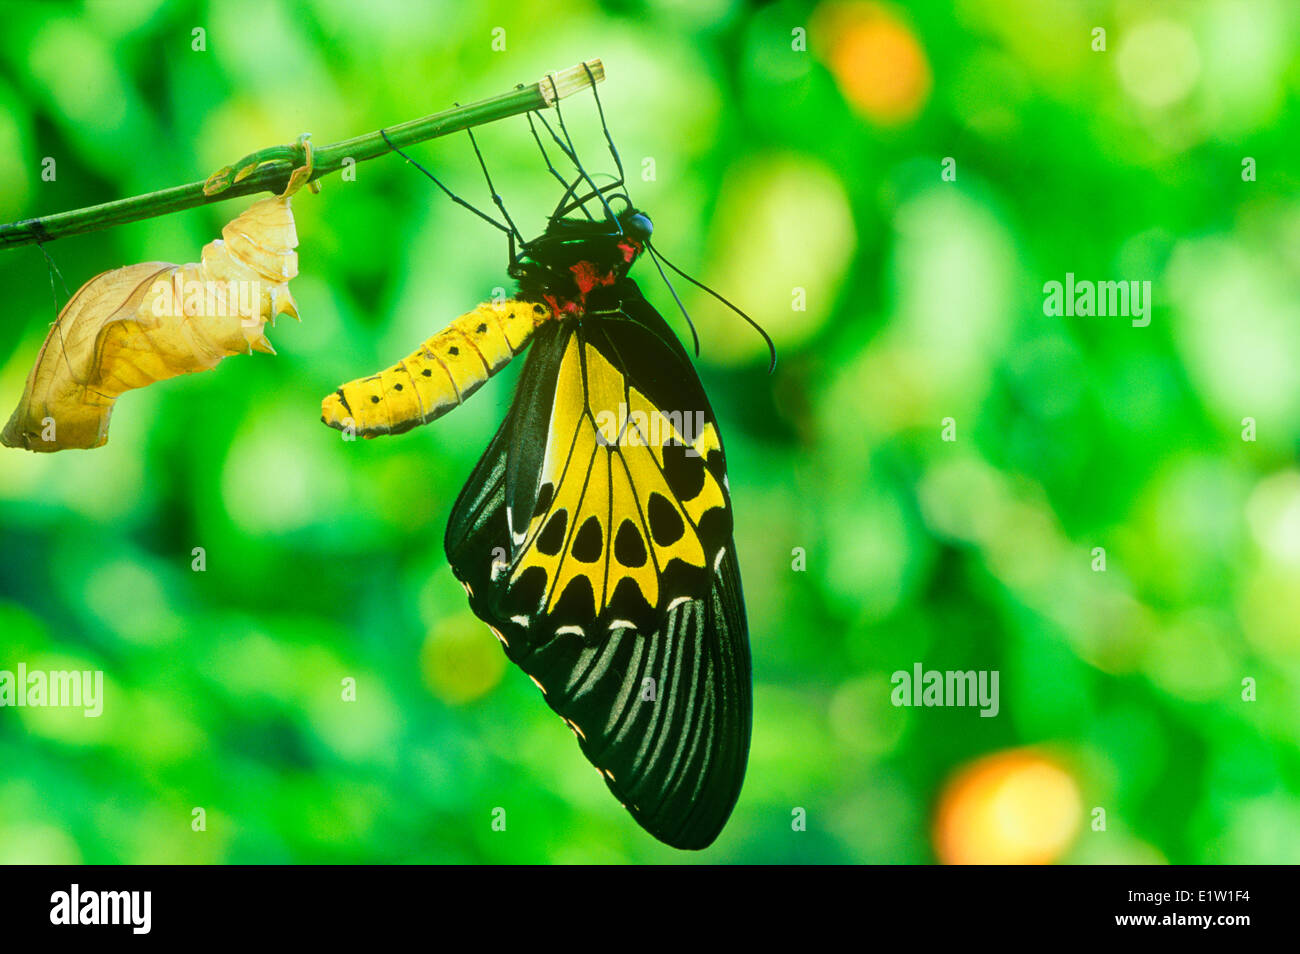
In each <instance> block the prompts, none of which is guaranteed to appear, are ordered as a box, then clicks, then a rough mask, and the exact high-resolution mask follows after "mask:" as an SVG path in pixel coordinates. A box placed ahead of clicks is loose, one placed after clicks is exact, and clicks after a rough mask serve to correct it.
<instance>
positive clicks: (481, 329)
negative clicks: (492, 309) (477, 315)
mask: <svg viewBox="0 0 1300 954" xmlns="http://www.w3.org/2000/svg"><path fill="white" fill-rule="evenodd" d="M486 331H487V325H479V326H478V327H477V328H475V329H474V334H476V335H481V334H484V333H485V332H486Z"/></svg>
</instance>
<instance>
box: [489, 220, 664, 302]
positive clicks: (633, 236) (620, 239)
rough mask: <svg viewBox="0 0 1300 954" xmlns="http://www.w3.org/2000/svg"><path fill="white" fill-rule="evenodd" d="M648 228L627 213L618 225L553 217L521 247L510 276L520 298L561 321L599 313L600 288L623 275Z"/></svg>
mask: <svg viewBox="0 0 1300 954" xmlns="http://www.w3.org/2000/svg"><path fill="white" fill-rule="evenodd" d="M651 229H652V226H651V225H650V220H649V219H648V218H647V217H646V216H645V215H644V214H642V213H640V212H637V211H635V210H633V209H629V210H628V211H627V212H625V213H623V215H620V216H619V217H618V221H617V223H611V222H608V221H599V222H591V221H586V220H581V219H557V220H555V221H553V222H552V223H551V224H550V225H549V226H548V227H547V229H546V231H545V232H544V233H543V234H542V235H540V236H539V237H537V238H535V239H533V240H532V241H531V242H528V243H526V244H525V245H524V246H523V248H522V249H520V253H519V256H518V258H517V260H516V262H515V264H514V265H513V266H512V267H511V269H510V274H511V276H512V277H513V278H515V279H516V280H517V281H518V282H519V297H520V298H523V299H525V300H527V301H540V302H545V303H546V304H548V305H549V306H550V307H551V308H552V310H554V312H555V314H556V315H557V316H559V317H562V318H564V317H579V316H581V315H585V314H588V313H590V312H592V311H594V310H599V309H598V307H597V303H598V302H599V301H600V299H601V298H602V297H604V296H603V293H602V290H603V289H608V288H611V287H613V286H615V285H617V284H618V283H619V282H620V281H621V280H622V279H623V278H625V277H627V273H628V271H629V270H630V269H631V267H632V263H633V262H635V261H636V260H637V258H638V257H639V256H640V255H641V253H642V251H644V249H645V243H646V240H647V239H648V238H649V237H650V232H651Z"/></svg>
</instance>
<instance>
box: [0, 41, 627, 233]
mask: <svg viewBox="0 0 1300 954" xmlns="http://www.w3.org/2000/svg"><path fill="white" fill-rule="evenodd" d="M587 68H590V76H589V75H588V69H587ZM604 78H605V68H604V66H603V65H601V62H600V60H588V61H587V62H586V63H585V64H579V65H578V66H571V67H569V68H568V69H566V70H561V71H559V72H558V73H552V74H548V75H547V76H546V77H544V78H543V79H542V80H541V81H539V82H537V83H533V84H532V85H531V86H525V87H521V88H520V89H516V90H514V91H512V92H509V93H503V94H502V95H500V96H494V97H492V98H491V99H485V100H482V101H481V102H477V103H471V104H470V105H468V106H459V107H457V108H455V109H449V110H447V111H445V112H441V113H435V114H433V115H432V116H425V117H424V118H423V119H413V120H411V121H410V122H405V123H402V124H400V125H397V126H389V127H387V128H385V130H384V132H385V133H387V135H388V138H389V139H390V140H391V141H392V142H393V143H394V144H395V145H397V146H409V145H412V144H414V143H418V142H424V141H425V140H428V139H436V138H438V137H439V136H446V135H448V134H449V133H454V132H459V131H460V130H462V129H469V128H470V127H473V126H481V125H483V124H485V123H490V122H495V121H496V120H498V119H506V118H507V117H510V116H518V115H520V114H521V113H527V112H531V111H532V110H535V109H545V108H546V107H548V106H550V105H552V104H553V103H554V102H555V101H556V100H557V99H562V98H564V97H565V96H568V95H570V94H572V93H575V92H577V91H579V90H581V89H585V88H586V87H588V86H590V85H591V84H592V82H593V81H594V82H597V83H598V82H600V81H601V80H603V79H604ZM390 151H391V149H390V147H389V145H388V143H386V142H385V141H384V138H383V136H381V135H380V134H379V132H378V131H375V132H372V133H367V134H366V135H364V136H357V137H355V138H353V139H346V140H344V141H343V142H337V143H334V144H333V145H330V146H322V147H319V148H317V149H316V150H315V156H314V166H313V172H312V175H311V179H310V180H308V181H311V182H314V181H316V180H317V179H319V178H320V177H321V176H326V175H329V174H330V173H332V172H337V171H338V170H339V169H341V168H343V165H344V161H345V160H348V159H350V160H352V161H353V162H364V161H366V160H367V159H375V158H378V157H379V156H382V155H384V154H385V153H387V152H390ZM302 156H303V150H302V147H301V146H300V145H299V146H271V147H270V148H268V149H263V150H260V151H258V152H255V153H252V154H251V155H249V156H245V157H244V158H243V159H241V160H239V162H237V163H235V164H234V165H233V166H227V167H226V168H225V169H222V170H220V171H219V172H217V173H214V174H213V175H212V176H211V177H209V179H208V180H206V181H205V182H190V183H188V184H186V185H181V186H173V187H172V188H170V189H162V190H160V191H158V192H150V193H147V194H146V195H137V196H132V197H131V198H129V199H118V200H116V201H113V202H105V203H103V204H102V205H92V206H89V207H88V208H84V209H73V210H72V211H69V212H58V213H55V214H54V215H46V216H41V217H40V218H35V219H23V220H22V221H19V222H10V223H8V224H5V225H0V249H5V248H17V247H18V246H20V245H31V244H34V243H42V242H48V241H51V240H53V239H57V238H64V237H66V236H68V235H80V234H82V233H83V232H93V231H95V230H97V229H105V228H109V227H111V226H114V225H123V224H125V223H127V222H138V221H139V220H140V219H149V218H153V217H155V216H159V215H166V214H168V213H169V212H179V211H181V210H182V209H193V208H196V207H198V206H200V205H207V204H208V203H211V202H222V201H224V200H226V199H233V198H236V197H237V196H243V195H252V194H253V193H255V192H275V193H279V192H282V191H284V188H285V185H286V184H287V183H288V181H289V175H290V173H291V172H292V171H293V170H294V168H296V167H298V166H300V165H302ZM263 163H265V164H263ZM236 172H238V173H239V174H243V178H238V176H237V175H236ZM232 180H236V181H232ZM205 187H206V191H205Z"/></svg>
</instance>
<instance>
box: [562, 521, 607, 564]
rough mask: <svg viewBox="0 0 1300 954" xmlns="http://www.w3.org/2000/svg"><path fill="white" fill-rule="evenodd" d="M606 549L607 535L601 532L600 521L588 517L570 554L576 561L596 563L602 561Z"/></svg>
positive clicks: (574, 539) (574, 540)
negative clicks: (602, 554) (601, 557)
mask: <svg viewBox="0 0 1300 954" xmlns="http://www.w3.org/2000/svg"><path fill="white" fill-rule="evenodd" d="M604 549H605V534H604V533H603V532H602V531H601V527H600V520H598V519H597V518H596V517H588V518H587V519H586V520H585V521H583V524H582V528H581V529H580V530H579V531H578V535H577V536H576V537H574V538H573V548H572V550H571V551H570V552H571V553H572V554H573V558H574V559H575V560H581V561H582V562H583V563H595V562H596V561H597V560H599V559H600V555H601V553H603V552H604Z"/></svg>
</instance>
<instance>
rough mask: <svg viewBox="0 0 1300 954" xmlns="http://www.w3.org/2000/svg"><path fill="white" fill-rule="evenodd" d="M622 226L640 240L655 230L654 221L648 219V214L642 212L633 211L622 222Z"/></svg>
mask: <svg viewBox="0 0 1300 954" xmlns="http://www.w3.org/2000/svg"><path fill="white" fill-rule="evenodd" d="M623 228H624V229H626V230H627V232H628V233H629V234H631V235H632V236H633V237H634V238H638V239H640V240H641V241H642V242H644V241H645V240H646V239H648V238H649V237H650V236H651V234H653V232H654V230H655V226H654V223H653V222H651V221H650V216H648V215H646V214H645V213H644V212H633V213H632V214H631V215H630V216H628V218H627V220H626V221H625V222H624V223H623Z"/></svg>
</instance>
